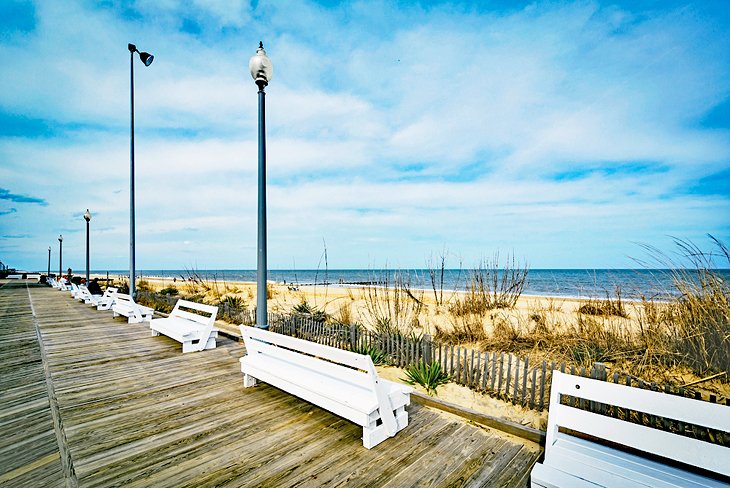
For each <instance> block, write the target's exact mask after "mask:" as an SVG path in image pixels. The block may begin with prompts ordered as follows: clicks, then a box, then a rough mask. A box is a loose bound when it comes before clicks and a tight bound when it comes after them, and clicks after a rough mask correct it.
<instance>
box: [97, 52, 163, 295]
mask: <svg viewBox="0 0 730 488" xmlns="http://www.w3.org/2000/svg"><path fill="white" fill-rule="evenodd" d="M127 48H128V49H129V114H130V117H129V295H130V296H131V297H132V298H136V291H135V289H134V278H135V267H134V265H135V263H134V53H139V59H140V61H142V63H143V64H144V65H145V66H149V65H151V64H152V61H153V60H154V59H155V57H154V56H153V55H151V54H150V53H146V52H139V51H138V50H137V46H135V45H134V44H128V45H127ZM87 268H88V266H87ZM87 279H88V276H87Z"/></svg>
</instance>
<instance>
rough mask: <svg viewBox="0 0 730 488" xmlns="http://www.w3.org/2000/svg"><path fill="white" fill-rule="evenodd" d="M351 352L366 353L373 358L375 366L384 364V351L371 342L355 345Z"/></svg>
mask: <svg viewBox="0 0 730 488" xmlns="http://www.w3.org/2000/svg"><path fill="white" fill-rule="evenodd" d="M353 352H356V353H357V354H367V355H368V356H370V358H371V359H372V360H373V364H374V365H375V366H380V365H381V364H385V353H384V352H383V351H381V350H380V349H378V348H377V347H376V346H373V345H371V344H361V345H360V346H358V347H356V348H355V349H354V351H353Z"/></svg>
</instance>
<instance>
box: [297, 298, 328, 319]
mask: <svg viewBox="0 0 730 488" xmlns="http://www.w3.org/2000/svg"><path fill="white" fill-rule="evenodd" d="M292 313H293V314H294V315H299V316H302V317H305V318H308V319H312V320H314V321H315V322H326V321H327V314H326V313H324V311H322V310H320V309H318V308H317V307H314V306H312V305H310V304H309V303H307V301H306V300H302V302H301V303H299V304H298V305H294V308H292Z"/></svg>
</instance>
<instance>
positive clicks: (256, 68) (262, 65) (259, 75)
mask: <svg viewBox="0 0 730 488" xmlns="http://www.w3.org/2000/svg"><path fill="white" fill-rule="evenodd" d="M248 69H249V71H250V72H251V77H252V78H253V79H254V81H255V82H256V84H257V85H258V86H259V88H261V89H263V87H264V86H266V85H268V84H269V81H271V78H272V77H273V76H274V66H273V65H272V64H271V60H270V59H269V57H268V56H267V55H266V51H265V50H264V43H263V42H259V47H258V49H256V54H254V55H253V56H251V60H250V61H249V62H248Z"/></svg>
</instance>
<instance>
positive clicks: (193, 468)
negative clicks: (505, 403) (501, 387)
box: [0, 282, 539, 487]
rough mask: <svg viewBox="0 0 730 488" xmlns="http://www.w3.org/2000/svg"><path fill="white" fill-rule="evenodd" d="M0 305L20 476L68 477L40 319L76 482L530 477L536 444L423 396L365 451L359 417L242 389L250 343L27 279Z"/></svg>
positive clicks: (333, 482)
mask: <svg viewBox="0 0 730 488" xmlns="http://www.w3.org/2000/svg"><path fill="white" fill-rule="evenodd" d="M29 297H30V298H32V302H33V309H34V310H35V322H34V318H33V315H32V313H31V308H30V303H29ZM0 311H1V312H3V313H2V315H0V339H4V340H3V341H2V342H0V368H2V369H1V371H2V375H0V387H1V388H2V390H0V395H1V396H0V426H2V425H4V424H5V423H11V422H13V423H15V424H17V425H15V426H14V427H12V428H11V429H9V430H8V431H7V436H6V434H5V433H4V434H3V438H2V439H1V440H0V476H7V475H8V473H10V475H11V476H13V477H12V478H10V479H9V481H11V484H14V485H18V486H20V485H23V484H24V483H26V482H28V481H29V480H32V481H33V482H32V483H31V484H39V485H54V484H63V483H64V482H65V478H64V471H63V466H62V465H61V463H60V461H59V459H60V454H59V447H58V442H59V441H58V440H57V436H56V435H55V434H54V426H53V421H52V418H51V415H50V413H46V415H45V416H44V415H43V411H44V410H43V409H44V408H45V409H46V410H49V407H48V405H49V400H48V391H47V388H46V378H45V375H44V369H43V363H42V358H41V355H40V352H39V351H40V350H41V349H40V347H39V343H38V340H37V338H36V334H35V325H34V323H37V324H38V328H39V330H40V337H41V339H42V346H43V351H45V354H46V363H47V364H46V366H47V370H48V371H49V375H50V381H51V383H52V388H53V392H54V393H55V399H56V401H57V404H58V412H59V416H60V422H61V424H62V427H63V432H64V435H65V437H64V439H65V440H64V442H65V443H66V444H67V446H66V447H67V449H68V452H69V453H70V456H69V457H70V463H71V464H72V466H71V467H72V469H73V473H74V475H75V477H76V478H77V479H78V485H79V486H112V485H125V486H127V485H128V486H176V487H178V486H221V485H231V486H386V485H387V486H393V487H395V486H398V487H400V486H524V485H525V483H526V480H527V473H529V469H530V467H531V466H532V464H533V463H534V462H535V460H536V458H537V456H538V455H539V448H538V446H537V445H536V444H533V443H531V442H528V441H522V440H519V439H516V438H513V437H511V436H508V435H504V434H501V433H498V432H496V431H490V430H486V429H483V428H480V427H477V426H475V425H472V424H469V423H466V422H464V421H462V420H459V419H457V418H456V417H453V416H450V415H448V414H444V413H442V412H438V411H435V410H431V409H430V408H428V407H423V406H419V405H412V406H410V407H409V415H410V424H409V426H408V427H407V428H406V429H405V430H403V431H402V432H400V433H399V434H398V435H397V436H396V437H394V438H392V439H389V440H387V441H386V442H384V443H382V444H380V445H379V446H377V447H376V448H375V449H372V450H367V449H364V448H363V447H362V442H361V440H360V437H361V435H362V429H361V428H359V427H358V426H356V425H355V424H352V423H350V422H348V421H345V420H343V419H341V418H339V417H337V416H335V415H332V414H330V413H329V412H326V411H324V410H322V409H320V408H318V407H316V406H314V405H311V404H309V403H307V402H304V401H302V400H300V399H298V398H296V397H293V396H291V395H289V394H287V393H284V392H281V391H279V390H277V389H275V388H272V387H270V386H268V385H265V384H262V385H260V386H258V387H256V388H252V389H247V390H244V389H243V387H242V377H241V373H240V369H239V363H238V358H240V357H241V356H242V355H243V354H244V349H243V347H242V346H241V345H239V344H237V343H234V342H232V341H229V340H227V339H221V338H219V341H218V342H219V346H218V348H217V349H213V350H207V351H204V352H201V353H191V354H185V355H183V354H182V353H181V352H180V344H179V343H177V342H175V341H173V340H171V339H168V338H166V337H151V336H150V333H149V328H148V327H147V326H145V325H144V324H127V323H126V322H125V321H123V320H121V319H117V320H114V319H112V316H111V313H108V312H99V311H96V310H95V309H93V308H91V307H88V306H86V305H83V304H81V303H77V302H73V301H71V300H70V298H68V296H67V294H66V293H60V292H57V291H55V290H52V289H50V288H45V287H39V286H33V285H29V288H28V289H26V285H25V283H17V282H16V283H10V284H7V285H4V286H3V287H2V288H0ZM20 324H25V325H24V326H21V325H20ZM26 329H27V330H26ZM34 351H36V352H34ZM44 422H45V423H44ZM23 443H25V444H28V445H30V446H33V449H19V448H18V447H19V446H21V445H24V444H23ZM5 451H7V452H9V453H13V454H14V457H13V456H10V457H6V456H4V455H3V453H4V452H5ZM16 451H17V452H16ZM54 456H55V457H54ZM51 467H53V468H54V469H53V470H51V469H50V468H51ZM23 468H25V469H26V471H27V472H20V471H18V469H23ZM0 480H3V478H0Z"/></svg>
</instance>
